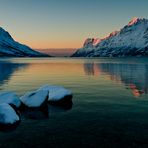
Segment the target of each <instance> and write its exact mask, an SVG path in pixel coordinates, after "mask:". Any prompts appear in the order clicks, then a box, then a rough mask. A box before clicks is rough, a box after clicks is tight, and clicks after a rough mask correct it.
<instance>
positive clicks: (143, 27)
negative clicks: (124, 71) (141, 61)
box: [73, 17, 148, 57]
mask: <svg viewBox="0 0 148 148" xmlns="http://www.w3.org/2000/svg"><path fill="white" fill-rule="evenodd" d="M96 41H97V40H96ZM96 41H95V40H94V39H89V40H87V41H86V42H85V46H84V47H82V48H81V49H79V50H78V51H77V52H76V53H75V54H74V55H73V56H77V57H78V56H84V57H99V56H106V57H109V56H111V57H112V56H113V57H114V56H118V57H119V56H122V57H123V56H148V19H145V18H137V17H135V18H133V19H132V20H131V21H130V22H129V23H128V25H126V26H124V27H123V28H122V29H121V30H120V31H115V32H112V33H111V34H109V35H108V36H107V37H105V38H103V39H100V40H98V42H96ZM95 43H97V45H96V44H95Z"/></svg>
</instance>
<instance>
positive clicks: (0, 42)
mask: <svg viewBox="0 0 148 148" xmlns="http://www.w3.org/2000/svg"><path fill="white" fill-rule="evenodd" d="M0 56H14V57H42V56H48V55H46V54H43V53H40V52H38V51H35V50H33V49H31V48H30V47H28V46H26V45H23V44H20V43H18V42H16V41H15V40H14V39H13V38H12V37H11V35H10V34H9V33H8V32H7V31H5V30H4V29H3V28H1V27H0Z"/></svg>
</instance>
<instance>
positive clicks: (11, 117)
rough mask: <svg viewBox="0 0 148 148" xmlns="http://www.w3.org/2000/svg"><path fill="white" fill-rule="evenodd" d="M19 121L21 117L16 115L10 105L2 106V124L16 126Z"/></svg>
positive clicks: (0, 111)
mask: <svg viewBox="0 0 148 148" xmlns="http://www.w3.org/2000/svg"><path fill="white" fill-rule="evenodd" d="M19 120H20V119H19V116H18V115H17V114H16V112H15V110H14V109H13V108H12V107H11V106H10V105H9V104H6V103H3V104H0V123H2V124H14V123H15V122H17V121H19Z"/></svg>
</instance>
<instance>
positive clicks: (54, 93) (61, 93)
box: [39, 85, 72, 102]
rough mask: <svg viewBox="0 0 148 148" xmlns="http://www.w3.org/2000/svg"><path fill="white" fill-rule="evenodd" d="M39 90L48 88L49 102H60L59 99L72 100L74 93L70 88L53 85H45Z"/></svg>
mask: <svg viewBox="0 0 148 148" xmlns="http://www.w3.org/2000/svg"><path fill="white" fill-rule="evenodd" d="M39 90H48V92H49V95H48V101H49V102H59V101H63V102H66V101H71V99H72V93H71V91H70V90H68V89H66V88H64V87H61V86H53V85H44V86H42V87H41V88H39Z"/></svg>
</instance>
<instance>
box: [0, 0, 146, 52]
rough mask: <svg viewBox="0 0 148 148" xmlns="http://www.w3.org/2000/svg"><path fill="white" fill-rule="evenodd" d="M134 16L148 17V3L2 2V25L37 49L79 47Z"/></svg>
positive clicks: (105, 0)
mask: <svg viewBox="0 0 148 148" xmlns="http://www.w3.org/2000/svg"><path fill="white" fill-rule="evenodd" d="M133 17H142V18H143V17H144V18H148V0H0V25H1V27H3V28H4V29H5V30H7V31H8V32H9V33H10V34H11V35H12V37H13V38H14V39H15V40H17V41H19V42H21V43H24V44H27V45H29V46H30V47H32V48H34V49H47V48H58V49H59V48H79V47H81V46H82V45H83V42H84V40H85V39H86V38H89V37H94V38H102V37H104V36H106V35H108V34H109V33H110V32H112V31H115V30H119V29H120V28H122V27H123V26H124V25H126V24H127V23H128V22H129V21H130V20H131V19H132V18H133Z"/></svg>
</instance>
